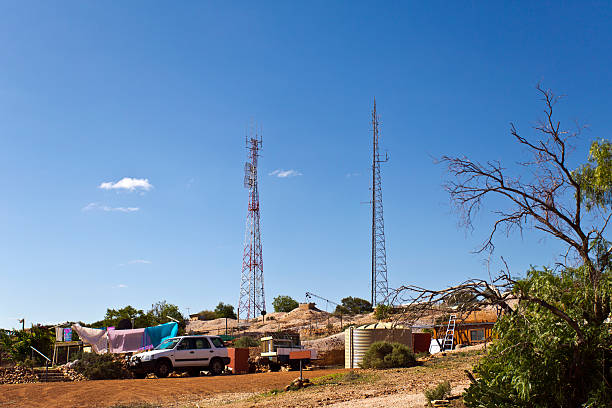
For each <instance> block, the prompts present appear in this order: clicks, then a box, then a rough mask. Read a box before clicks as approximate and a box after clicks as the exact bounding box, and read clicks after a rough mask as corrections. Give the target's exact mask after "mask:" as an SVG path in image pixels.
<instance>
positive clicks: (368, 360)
mask: <svg viewBox="0 0 612 408" xmlns="http://www.w3.org/2000/svg"><path fill="white" fill-rule="evenodd" d="M415 364H416V358H415V357H414V353H413V352H412V351H411V350H410V348H408V346H405V345H403V344H400V343H389V342H386V341H377V342H375V343H372V345H371V346H370V348H369V349H368V351H366V353H365V355H364V356H363V361H362V362H361V367H362V368H376V369H384V368H400V367H412V366H414V365H415Z"/></svg>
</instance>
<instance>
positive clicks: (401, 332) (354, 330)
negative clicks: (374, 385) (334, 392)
mask: <svg viewBox="0 0 612 408" xmlns="http://www.w3.org/2000/svg"><path fill="white" fill-rule="evenodd" d="M344 336H345V337H344V341H345V342H344V353H345V355H344V366H345V368H359V367H360V366H359V364H360V363H361V362H362V361H363V356H364V354H365V353H366V351H368V348H370V346H371V345H372V343H374V342H377V341H390V342H396V343H401V344H405V345H406V346H408V347H410V349H412V331H411V330H410V329H407V328H404V327H402V326H397V325H394V324H392V323H376V324H368V325H364V326H359V327H349V328H348V329H346V330H345V331H344Z"/></svg>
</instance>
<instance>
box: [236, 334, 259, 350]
mask: <svg viewBox="0 0 612 408" xmlns="http://www.w3.org/2000/svg"><path fill="white" fill-rule="evenodd" d="M234 347H236V348H247V347H259V342H258V341H257V340H255V339H254V338H252V337H249V336H243V337H241V338H239V339H238V340H236V341H235V342H234Z"/></svg>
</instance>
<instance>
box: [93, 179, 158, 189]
mask: <svg viewBox="0 0 612 408" xmlns="http://www.w3.org/2000/svg"><path fill="white" fill-rule="evenodd" d="M98 188H101V189H102V190H128V191H134V190H138V189H140V190H144V191H149V190H150V189H152V188H153V185H152V184H151V183H149V179H137V178H131V177H124V178H122V179H121V180H119V181H117V182H116V183H113V182H112V181H107V182H104V183H102V184H100V185H99V186H98Z"/></svg>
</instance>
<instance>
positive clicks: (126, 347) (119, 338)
mask: <svg viewBox="0 0 612 408" xmlns="http://www.w3.org/2000/svg"><path fill="white" fill-rule="evenodd" d="M107 333H108V341H109V343H110V351H111V353H130V352H134V351H138V349H140V348H142V347H145V346H146V345H147V344H146V342H145V335H144V333H145V329H130V330H109V331H108V332H107Z"/></svg>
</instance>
